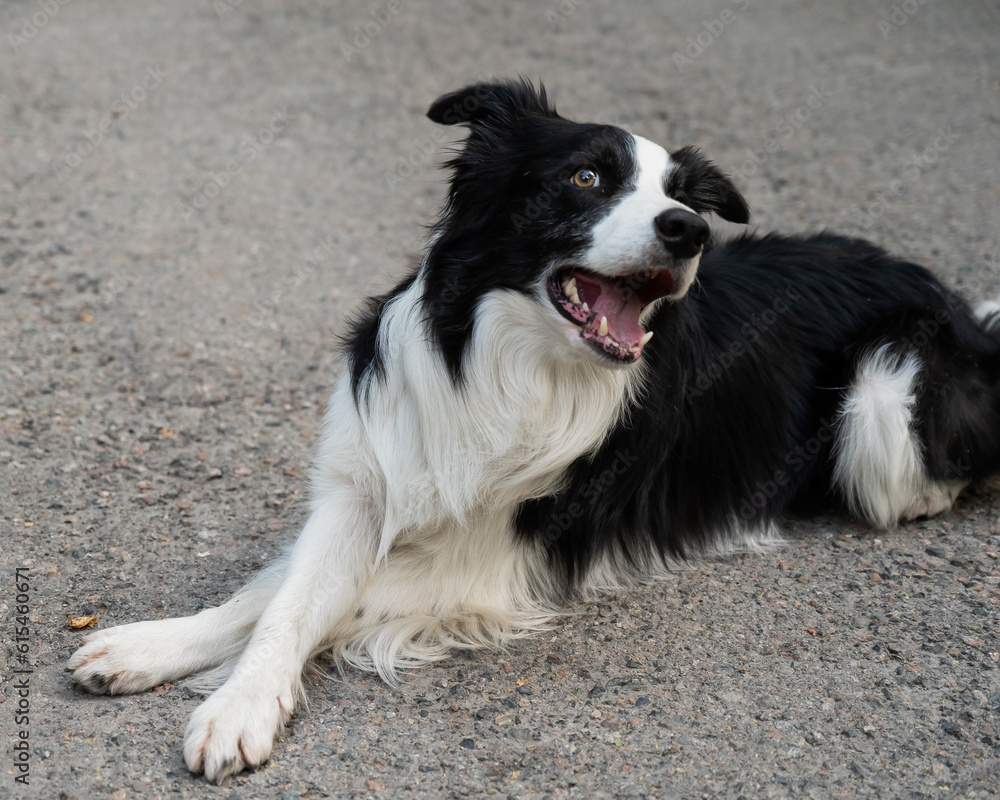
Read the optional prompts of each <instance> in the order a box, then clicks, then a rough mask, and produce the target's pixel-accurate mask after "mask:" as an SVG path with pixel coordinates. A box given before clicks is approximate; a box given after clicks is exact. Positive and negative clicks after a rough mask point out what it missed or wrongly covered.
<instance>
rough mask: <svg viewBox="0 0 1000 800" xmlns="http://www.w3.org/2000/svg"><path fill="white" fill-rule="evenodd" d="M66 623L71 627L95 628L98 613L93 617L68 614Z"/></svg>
mask: <svg viewBox="0 0 1000 800" xmlns="http://www.w3.org/2000/svg"><path fill="white" fill-rule="evenodd" d="M66 624H67V625H69V626H70V627H71V628H93V627H94V625H96V624H97V614H94V616H92V617H74V616H73V615H72V614H67V615H66Z"/></svg>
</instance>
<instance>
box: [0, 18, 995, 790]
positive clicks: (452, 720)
mask: <svg viewBox="0 0 1000 800" xmlns="http://www.w3.org/2000/svg"><path fill="white" fill-rule="evenodd" d="M506 75H526V76H528V77H531V78H533V79H541V80H543V81H544V82H545V84H546V86H547V87H548V89H549V91H550V94H551V95H552V96H553V97H554V99H555V102H556V105H557V107H558V108H559V110H560V112H561V113H563V114H564V115H566V116H569V117H571V118H574V119H578V120H592V121H602V122H615V123H617V124H620V125H622V126H625V127H627V128H629V129H630V130H633V131H634V132H636V133H639V134H641V135H643V136H645V137H647V138H650V139H653V140H655V141H658V142H661V143H663V144H664V145H666V146H668V147H670V148H675V147H680V146H682V145H685V144H697V145H700V146H701V147H703V148H704V150H705V151H706V152H707V154H708V155H709V156H710V157H711V158H713V159H714V160H715V161H717V162H718V163H719V164H720V165H721V166H722V167H723V168H725V169H727V170H728V171H729V172H730V173H732V174H733V175H734V176H735V179H736V181H737V183H738V184H739V186H740V188H741V189H742V190H743V191H744V192H745V194H746V196H747V198H748V200H749V202H750V204H751V206H752V208H753V212H754V225H755V226H756V227H757V228H758V229H760V230H772V229H774V230H779V231H784V232H792V231H817V230H821V229H827V230H831V231H836V232H840V233H846V234H850V235H863V236H866V237H868V238H871V239H873V240H875V241H877V242H879V243H880V244H882V245H884V246H886V247H888V248H890V249H892V250H894V251H895V252H897V253H900V254H902V255H904V256H906V257H909V258H912V259H914V260H916V261H919V262H921V263H924V264H927V265H928V266H930V267H932V268H933V269H935V270H936V271H937V272H938V273H939V274H940V275H942V276H943V277H944V278H945V279H946V280H947V281H948V282H949V283H951V284H952V285H954V286H957V287H958V288H959V289H960V290H961V291H963V292H964V293H965V294H966V295H967V296H968V297H969V298H970V299H983V298H989V297H995V296H997V294H998V293H1000V224H998V223H1000V213H998V200H1000V192H998V189H997V186H998V183H1000V7H998V5H997V3H996V2H995V0H990V1H989V2H985V0H984V1H983V2H971V1H968V0H966V1H962V2H959V1H957V0H956V2H949V3H945V2H944V0H926V2H925V1H924V0H899V1H898V2H893V1H892V0H872V1H871V2H862V1H861V0H851V1H849V2H825V3H808V4H806V3H799V2H794V1H793V0H776V2H766V3H765V2H763V0H732V1H730V0H712V2H692V1H691V0H678V1H677V2H670V3H665V2H618V3H611V2H599V0H551V2H544V1H543V2H538V3H528V2H508V3H492V2H486V0H473V1H472V2H458V0H447V1H444V0H442V1H441V2H431V0H412V1H408V0H387V2H378V0H374V1H373V2H365V3H358V2H355V3H347V2H344V3H306V2H297V3H293V2H277V0H244V1H243V2H237V0H215V2H211V0H202V2H170V3H145V2H139V3H136V2H132V3H129V2H124V1H123V0H106V1H102V2H96V0H90V1H89V2H88V0H30V2H26V1H25V0H8V2H5V3H3V4H2V5H0V345H2V351H0V471H2V474H3V479H2V480H0V531H2V536H3V542H4V544H3V547H2V548H0V575H2V580H0V587H2V588H0V624H2V625H3V629H2V632H0V642H2V644H3V646H4V648H3V653H4V661H3V673H2V676H0V677H2V684H0V740H2V744H3V752H4V753H5V756H4V759H5V761H6V763H5V764H4V765H3V767H2V769H0V781H2V784H0V797H15V798H22V797H23V798H57V797H58V798H67V800H69V799H70V798H81V799H83V798H86V799H87V800H90V799H91V798H102V799H103V798H107V799H108V800H126V799H130V798H160V799H161V800H163V799H165V798H168V797H170V798H174V797H181V798H233V797H240V798H243V797H252V798H258V797H259V798H281V800H291V798H322V797H337V798H340V797H344V798H347V797H373V798H377V797H384V798H438V797H465V796H480V795H482V796H487V797H500V798H504V797H507V798H521V797H524V798H528V797H533V798H534V797H537V798H587V800H594V799H600V798H633V797H634V798H684V799H685V800H687V798H715V797H723V798H740V797H743V798H748V799H753V798H768V797H810V798H840V797H845V798H853V797H859V798H860V797H879V798H913V799H914V800H916V799H917V798H980V797H995V796H998V795H1000V622H998V618H1000V558H998V555H1000V552H998V551H1000V489H998V488H997V486H994V485H990V484H986V485H981V486H978V487H974V489H973V490H971V491H970V492H969V493H967V494H966V495H965V496H964V497H963V498H962V499H961V500H960V502H959V503H958V505H957V506H956V508H955V509H954V510H953V511H952V512H951V513H948V514H946V515H944V516H942V517H939V518H936V519H933V520H923V521H918V522H914V523H912V524H906V525H903V526H901V527H900V528H899V529H898V530H895V531H891V532H885V531H882V532H879V531H872V530H870V529H867V528H865V527H864V526H861V525H859V524H857V523H855V522H853V521H851V520H850V519H848V518H846V517H842V516H829V517H824V518H820V519H809V520H795V519H791V520H789V521H788V522H787V524H786V525H785V527H784V531H785V536H786V538H787V544H786V545H784V546H782V547H779V548H776V549H774V550H771V551H769V552H765V553H761V554H746V555H738V556H733V557H730V558H726V559H720V560H715V561H709V562H704V563H699V564H695V565H692V566H691V568H690V569H688V570H685V571H683V572H679V573H678V574H677V575H676V576H675V577H674V578H672V579H671V580H668V581H665V582H663V583H659V584H656V585H653V586H647V587H643V588H641V589H637V590H634V591H629V592H627V593H622V594H617V595H609V596H604V597H599V598H594V600H593V601H592V602H589V603H581V604H580V605H578V606H576V607H575V608H573V609H572V610H573V611H574V612H576V613H574V614H573V615H571V616H568V617H567V618H566V619H565V620H562V621H560V623H559V624H558V625H556V626H555V627H554V628H553V630H552V631H550V632H548V633H546V634H544V635H541V636H536V637H534V638H531V639H526V640H523V641H519V642H516V643H515V644H513V645H511V646H510V647H509V649H508V650H506V651H505V652H475V653H456V654H455V656H454V657H453V658H451V659H449V660H447V661H445V662H443V663H441V664H440V665H438V666H435V667H432V668H428V669H425V670H422V671H420V672H417V673H415V674H414V675H413V676H412V677H411V678H410V679H409V680H407V682H406V683H405V684H404V686H403V687H402V689H392V688H389V687H387V686H385V685H384V684H382V683H380V682H379V680H378V679H377V678H375V677H373V676H371V675H367V674H363V673H360V672H356V671H348V672H346V673H345V674H344V675H343V676H342V677H335V678H332V679H329V678H317V679H315V680H313V681H310V684H309V698H310V700H309V706H308V708H307V709H303V710H301V711H300V712H299V713H297V714H296V716H295V717H294V719H293V721H292V723H291V726H290V727H289V729H288V731H287V732H286V733H285V734H284V735H283V736H282V737H281V738H280V739H279V741H278V742H277V744H276V747H275V749H274V752H273V755H272V757H271V760H270V761H269V762H268V764H267V765H266V766H265V767H263V768H262V769H259V770H258V771H256V772H253V773H243V774H241V775H239V776H237V777H235V778H232V779H229V780H227V781H226V782H225V783H224V784H223V785H222V786H221V787H215V786H209V785H207V784H206V783H205V782H204V781H203V780H202V779H201V778H199V777H195V776H192V775H190V774H189V773H188V771H187V769H186V768H185V766H184V763H183V761H182V758H181V741H182V734H183V730H184V726H185V724H186V721H187V718H188V716H189V715H190V714H191V712H192V711H193V710H194V708H195V707H196V706H197V704H198V702H199V698H198V696H196V695H195V694H194V693H193V692H191V691H190V690H188V689H187V688H185V687H184V686H182V685H164V686H161V687H158V688H157V689H156V690H155V691H151V692H147V693H145V694H141V695H136V696H127V697H92V696H89V695H87V694H85V693H84V692H82V691H80V690H78V689H76V688H74V687H73V686H72V685H71V683H70V681H69V677H68V674H67V673H66V672H65V670H64V665H65V662H66V659H67V657H68V656H69V655H70V653H71V652H72V651H73V650H74V649H75V648H76V647H77V645H78V643H79V642H80V640H81V638H82V637H83V636H84V634H85V630H77V629H73V628H71V627H69V626H68V624H67V616H72V617H82V616H91V615H96V617H97V621H96V625H97V626H98V627H100V628H104V627H108V626H112V625H116V624H120V623H125V622H131V621H135V620H140V619H150V618H160V617H166V616H176V615H180V614H189V613H194V612H196V611H198V610H199V609H201V608H203V607H205V606H207V605H214V604H217V603H219V602H221V601H223V600H224V599H225V598H226V597H227V596H228V595H229V594H230V593H231V592H232V591H234V590H235V589H236V588H237V587H239V586H240V585H241V584H242V583H243V582H244V581H245V580H246V579H247V578H248V577H249V576H250V575H251V574H253V572H254V571H255V570H257V569H258V568H259V567H261V566H262V565H263V564H265V563H266V562H267V561H268V559H270V558H271V557H272V556H273V555H275V554H276V553H277V552H278V551H279V550H280V548H281V547H282V545H283V544H284V543H285V542H287V541H288V540H289V539H290V538H291V537H293V536H294V535H295V533H296V529H297V527H298V526H300V525H301V524H302V522H303V520H304V516H305V495H306V471H307V468H308V464H309V460H310V455H311V452H312V449H313V446H314V442H315V435H316V432H317V428H318V425H319V423H320V420H321V414H322V412H323V409H324V405H325V401H326V398H328V397H329V396H330V393H331V391H332V388H333V384H334V380H335V378H336V375H337V363H338V354H337V345H336V342H337V337H338V335H339V334H340V333H341V332H342V331H343V330H344V329H345V325H346V321H347V320H348V319H349V317H350V315H351V313H352V311H353V310H354V309H355V308H356V307H357V306H358V304H359V302H360V301H361V299H362V298H363V297H364V296H365V295H367V294H370V293H373V292H375V291H379V290H382V289H385V288H386V287H388V286H389V285H391V283H392V282H393V281H394V279H396V278H398V277H399V276H400V275H401V274H402V273H403V271H404V270H405V269H406V268H407V266H408V265H409V264H410V263H412V261H413V260H414V259H415V258H416V257H417V254H418V253H419V251H420V246H421V241H422V238H423V236H424V233H425V225H426V224H427V222H428V221H429V220H431V219H433V215H434V213H435V209H436V208H437V207H438V204H439V203H440V202H441V199H442V197H443V190H444V183H443V179H444V173H443V172H442V171H441V170H440V169H439V167H440V164H441V163H442V162H443V161H444V160H445V159H446V158H447V155H448V150H449V147H450V145H451V143H452V142H453V140H454V137H455V136H457V135H459V134H460V132H459V131H457V130H455V129H445V128H438V127H435V126H434V125H433V124H432V123H430V122H429V121H428V120H427V119H426V118H425V117H424V113H425V111H426V109H427V107H428V106H429V104H430V103H431V102H432V101H433V100H434V99H435V98H436V97H437V96H439V95H440V94H442V93H444V92H446V91H449V90H452V89H455V88H457V87H459V86H462V85H465V84H467V83H469V82H471V81H473V80H475V79H477V78H484V77H490V76H506ZM28 670H31V671H30V672H29V671H28ZM22 742H27V745H24V744H22ZM19 779H20V780H19Z"/></svg>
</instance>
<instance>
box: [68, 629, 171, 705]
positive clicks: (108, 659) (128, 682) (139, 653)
mask: <svg viewBox="0 0 1000 800" xmlns="http://www.w3.org/2000/svg"><path fill="white" fill-rule="evenodd" d="M156 624H157V623H155V622H136V623H133V624H132V625H119V626H118V627H116V628H108V629H107V630H103V631H96V632H94V633H92V634H90V635H89V636H88V637H87V638H86V639H84V640H83V641H84V644H83V646H82V647H81V648H80V649H79V650H77V651H76V652H75V653H73V655H72V656H71V657H70V659H69V663H68V664H67V666H68V668H69V669H71V670H72V671H73V680H74V681H76V682H77V683H79V684H80V685H81V686H83V687H84V688H86V689H88V690H89V691H91V692H94V693H95V694H129V693H131V692H141V691H143V690H145V689H149V688H151V687H153V686H156V685H157V684H159V683H162V682H163V680H164V679H163V678H162V677H161V676H162V674H163V659H164V657H165V655H167V654H165V653H163V652H161V651H162V649H163V647H162V643H161V644H160V646H159V647H157V643H156V641H155V640H151V639H152V638H153V637H151V636H150V633H151V631H150V629H149V627H148V626H152V625H156ZM144 626H145V627H144Z"/></svg>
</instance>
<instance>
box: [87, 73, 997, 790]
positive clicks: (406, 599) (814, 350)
mask: <svg viewBox="0 0 1000 800" xmlns="http://www.w3.org/2000/svg"><path fill="white" fill-rule="evenodd" d="M429 116H430V118H431V119H432V120H434V121H435V122H440V123H444V124H449V125H450V124H465V125H468V126H469V128H470V130H471V134H470V136H469V138H468V140H467V141H466V142H465V145H464V148H463V149H462V150H461V151H460V152H459V153H457V155H456V157H455V158H454V159H453V160H452V161H451V163H450V167H451V168H452V170H453V177H452V182H451V186H450V192H449V195H448V199H447V204H446V206H445V208H444V210H443V213H442V215H441V219H440V221H439V223H438V224H437V226H436V229H435V231H434V234H433V236H432V237H431V240H430V242H429V245H428V249H427V252H426V255H425V256H424V258H423V261H422V263H421V264H420V266H419V267H418V268H417V269H416V271H415V272H414V273H413V274H411V275H409V276H408V277H406V278H405V279H404V280H403V281H402V283H400V284H399V285H398V286H397V287H396V288H395V289H393V290H392V291H391V292H390V293H389V294H387V295H385V296H383V297H379V298H377V299H374V300H372V301H371V302H370V304H369V305H368V307H367V310H366V311H365V313H364V314H363V315H362V318H361V319H360V320H359V321H358V322H357V323H356V325H355V326H354V328H353V331H352V333H351V335H350V336H349V338H348V341H347V346H346V359H345V364H344V367H343V376H342V379H341V380H340V381H339V382H338V384H337V387H336V390H335V391H334V394H333V398H332V400H331V401H330V405H329V411H328V412H327V416H326V421H325V425H324V429H323V434H322V440H321V442H320V446H319V452H318V455H317V458H316V464H315V472H314V475H313V500H312V513H311V516H310V517H309V520H308V522H307V523H306V525H305V528H304V529H303V531H302V533H301V535H300V536H299V538H298V540H297V541H296V542H295V544H294V546H293V547H292V548H291V550H290V551H289V553H288V555H287V557H285V558H284V559H282V560H281V561H280V562H279V563H278V564H276V565H275V566H273V567H272V568H271V569H269V570H266V571H265V572H264V573H262V574H261V575H260V576H259V577H258V578H257V579H255V580H254V581H252V582H251V583H250V584H249V585H248V586H247V587H246V588H245V589H243V590H242V591H240V592H239V593H238V594H237V595H236V596H235V597H233V598H232V599H231V600H229V602H227V603H225V604H224V605H222V606H219V607H218V608H210V609H207V610H205V611H202V612H201V613H200V614H197V615H195V616H193V617H187V618H178V619H169V620H163V621H160V622H139V623H135V624H132V625H125V626H123V627H117V628H111V629H109V630H104V631H99V632H97V633H95V634H93V635H92V636H90V638H89V640H88V641H87V643H86V644H85V645H84V646H83V647H82V648H80V650H78V651H77V652H76V654H75V655H73V657H72V658H71V660H70V662H69V666H70V668H71V669H72V670H73V677H74V678H75V680H76V681H78V682H79V683H81V684H82V685H83V686H85V687H86V688H87V689H89V690H91V691H94V692H109V693H121V692H137V691H140V690H143V689H148V688H149V687H152V686H155V685H157V684H159V683H161V682H163V681H166V680H172V679H176V678H180V677H182V676H185V675H190V674H193V673H204V675H203V682H202V685H204V686H218V687H220V688H218V689H217V690H216V691H215V692H214V693H213V694H212V695H211V696H210V697H208V699H207V700H206V701H205V702H204V703H203V704H202V705H201V706H200V707H199V708H198V709H197V710H196V711H195V713H194V715H193V717H192V718H191V722H190V724H189V726H188V729H187V734H186V740H185V744H184V755H185V758H186V760H187V764H188V766H189V767H190V768H191V770H193V771H195V772H204V773H205V775H206V776H207V777H208V778H209V779H210V780H214V781H219V780H222V779H223V778H225V777H226V776H227V775H231V774H233V773H236V772H239V771H240V770H241V769H243V768H244V767H253V766H255V765H258V764H260V763H262V762H263V761H265V760H266V759H267V757H268V755H269V754H270V752H271V747H272V742H273V739H274V736H275V733H276V732H277V731H278V730H279V728H280V727H281V726H282V725H283V724H284V723H285V721H286V720H287V719H288V718H289V715H290V714H291V713H292V711H293V709H294V707H295V705H296V703H297V702H298V701H299V700H300V699H301V696H302V679H301V675H302V671H303V665H304V664H305V663H306V662H307V660H308V659H310V658H311V657H313V656H315V655H317V654H319V653H321V652H323V651H330V652H331V653H332V656H333V657H334V659H335V660H336V661H337V662H338V663H340V664H344V663H347V664H353V665H356V666H358V667H361V668H364V669H370V670H375V671H377V672H378V673H379V674H380V675H381V676H382V677H383V678H384V679H386V680H388V681H392V680H393V679H394V678H395V676H396V675H397V672H398V671H399V670H407V669H410V668H411V667H415V666H417V665H420V664H425V663H427V662H432V661H435V660H438V659H441V658H444V657H445V656H446V655H447V653H448V651H449V649H450V648H453V647H479V646H486V645H492V644H496V643H498V642H503V641H504V640H506V639H509V638H510V637H513V636H517V635H520V634H522V633H524V632H527V631H531V630H534V629H538V628H539V627H542V626H544V625H545V623H546V621H547V620H549V619H551V617H552V615H553V614H554V613H556V611H557V610H558V609H559V608H560V605H561V604H562V603H565V601H566V600H567V599H569V598H572V597H573V596H574V595H575V594H576V593H578V592H581V591H586V590H589V589H593V588H595V587H606V586H616V585H619V586H620V585H622V584H623V583H628V582H630V581H634V580H636V579H641V578H646V577H650V576H654V575H656V574H657V573H662V572H664V571H665V568H666V567H667V566H668V565H669V564H670V563H671V562H672V561H676V560H679V559H683V558H685V557H689V556H691V555H696V554H701V553H705V552H717V551H720V550H726V549H732V548H734V547H740V546H745V545H746V544H747V543H754V542H760V541H764V540H767V539H768V538H771V537H773V536H774V521H775V519H776V518H777V517H778V516H779V515H780V514H781V513H782V512H783V511H784V510H785V509H787V508H789V506H791V505H795V506H797V507H799V508H803V509H809V508H815V507H816V506H817V505H818V504H823V503H827V502H831V501H832V502H840V503H842V504H844V505H846V506H847V507H848V508H849V509H850V510H852V511H853V512H854V513H856V514H857V515H858V516H860V517H862V518H863V519H865V520H867V521H869V522H870V523H871V524H872V525H875V526H877V527H879V528H886V527H892V526H893V525H895V524H896V523H897V521H898V520H900V519H910V518H913V517H917V516H920V515H928V514H935V513H938V512H941V511H944V510H947V509H948V508H950V506H951V504H952V502H953V500H954V499H955V496H956V495H957V493H958V492H959V491H960V490H961V489H962V487H963V486H965V485H966V484H967V483H968V482H969V481H970V480H973V479H975V478H977V477H980V476H983V475H986V474H988V473H992V472H994V471H996V470H997V469H998V467H1000V386H998V382H1000V333H998V332H994V329H993V327H994V326H993V322H994V317H995V314H994V313H992V312H995V311H996V309H997V304H992V305H991V306H989V307H988V308H987V309H984V310H982V311H981V312H978V313H976V314H973V313H972V312H971V311H970V310H969V308H968V306H967V305H966V304H965V302H963V301H962V300H961V299H959V298H958V297H957V296H956V295H955V294H953V293H951V292H949V291H948V290H947V289H945V288H943V287H942V286H941V284H939V283H938V281H937V280H935V278H934V277H933V276H932V275H931V274H930V273H929V272H928V271H927V270H925V269H923V268H922V267H919V266H916V265H914V264H910V263H906V262H904V261H900V260H898V259H895V258H893V257H891V256H889V255H887V254H886V253H885V252H883V251H882V250H880V249H878V248H877V247H874V246H873V245H870V244H867V243H865V242H863V241H858V240H856V239H849V238H844V237H841V236H834V235H828V234H821V235H815V236H809V237H804V238H787V237H783V236H763V237H758V236H750V235H748V236H743V237H741V238H738V239H736V240H735V241H732V242H729V243H727V244H722V245H718V246H714V247H713V244H712V241H711V238H710V236H709V226H708V223H706V222H705V220H704V219H703V217H702V215H705V214H708V213H714V214H716V215H718V216H719V217H721V218H723V219H725V220H729V221H732V222H736V223H745V222H747V220H748V217H749V211H748V209H747V205H746V203H745V201H744V200H743V198H742V197H741V196H740V194H739V192H738V191H737V190H736V188H735V187H734V186H733V184H732V183H731V182H730V181H729V180H728V179H727V178H726V177H725V175H723V174H722V173H721V172H720V171H719V170H718V169H717V168H716V167H715V166H713V165H712V164H711V163H709V162H708V161H706V160H705V159H704V158H703V157H702V156H701V154H700V153H699V151H698V150H697V149H694V148H691V147H685V148H683V149H681V150H678V151H677V152H674V153H667V152H666V151H665V150H664V149H663V148H661V147H659V146H658V145H656V144H653V143H652V142H650V141H647V140H645V139H642V138H640V137H638V136H635V135H632V134H630V133H627V132H626V131H624V130H621V129H620V128H617V127H613V126H609V125H594V124H579V123H576V122H571V121H569V120H566V119H564V118H562V117H560V116H559V115H558V114H556V112H555V110H554V109H553V107H552V106H551V105H550V104H549V103H548V101H547V99H546V96H545V92H544V90H539V89H535V88H534V87H533V86H532V85H530V84H528V83H525V82H516V81H510V82H497V83H489V84H478V85H475V86H470V87H468V88H466V89H463V90H461V91H458V92H455V93H453V94H450V95H446V96H444V97H442V98H440V99H439V100H438V101H437V102H436V103H434V105H433V106H431V109H430V112H429Z"/></svg>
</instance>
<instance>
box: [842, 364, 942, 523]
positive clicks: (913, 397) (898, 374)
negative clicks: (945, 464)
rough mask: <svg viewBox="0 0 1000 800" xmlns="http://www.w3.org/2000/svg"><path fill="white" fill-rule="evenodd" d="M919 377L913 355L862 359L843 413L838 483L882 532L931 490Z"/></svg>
mask: <svg viewBox="0 0 1000 800" xmlns="http://www.w3.org/2000/svg"><path fill="white" fill-rule="evenodd" d="M920 372H921V364H920V360H919V359H918V357H917V355H916V354H915V353H913V352H909V353H905V354H903V355H900V354H899V353H898V352H897V351H896V350H895V349H894V348H892V347H891V346H889V345H887V344H886V345H882V346H881V347H879V348H878V349H876V350H874V351H873V352H871V353H869V354H867V355H865V356H863V357H862V358H861V359H860V360H859V363H858V365H857V370H856V372H855V376H854V380H853V381H852V384H851V386H850V388H849V389H848V391H847V394H846V396H845V397H844V401H843V404H842V405H841V408H840V414H839V417H838V420H837V430H836V436H835V440H834V447H833V456H834V473H833V480H834V484H835V485H836V486H837V488H838V489H839V490H840V492H841V493H842V495H843V497H844V499H845V500H846V502H847V505H848V507H849V508H850V509H851V511H853V512H854V513H855V514H857V515H858V516H860V517H862V518H864V519H867V520H868V521H870V522H871V523H872V524H874V525H875V526H877V527H879V528H891V527H892V526H894V525H895V524H896V523H897V522H898V521H899V519H900V518H901V517H903V516H906V515H907V513H908V512H910V511H911V510H916V509H914V505H915V504H916V503H917V502H918V498H919V497H920V496H921V495H922V494H924V493H925V490H926V489H927V488H928V486H927V484H928V481H927V478H926V474H925V470H924V463H923V454H922V448H921V443H920V440H919V437H918V434H917V431H916V427H915V424H914V416H915V410H916V403H917V394H916V392H917V384H918V378H919V375H920ZM940 510H943V509H940Z"/></svg>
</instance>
